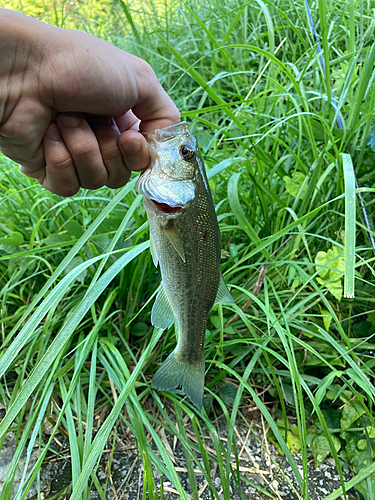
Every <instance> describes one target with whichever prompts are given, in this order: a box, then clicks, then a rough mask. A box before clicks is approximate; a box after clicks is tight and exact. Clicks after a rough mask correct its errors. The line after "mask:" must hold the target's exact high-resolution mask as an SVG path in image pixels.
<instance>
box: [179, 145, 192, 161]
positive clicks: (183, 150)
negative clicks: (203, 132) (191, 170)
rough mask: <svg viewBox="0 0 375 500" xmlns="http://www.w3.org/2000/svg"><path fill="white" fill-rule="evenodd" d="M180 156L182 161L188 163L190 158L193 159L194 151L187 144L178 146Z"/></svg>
mask: <svg viewBox="0 0 375 500" xmlns="http://www.w3.org/2000/svg"><path fill="white" fill-rule="evenodd" d="M179 153H180V156H181V158H182V159H183V160H185V161H189V160H191V159H192V158H194V155H195V151H194V149H193V148H192V147H191V146H189V145H188V144H184V145H183V146H180V150H179Z"/></svg>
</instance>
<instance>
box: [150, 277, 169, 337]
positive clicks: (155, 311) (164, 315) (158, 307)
mask: <svg viewBox="0 0 375 500" xmlns="http://www.w3.org/2000/svg"><path fill="white" fill-rule="evenodd" d="M151 323H152V324H153V325H154V326H156V327H157V328H163V330H166V329H167V328H169V327H170V326H172V325H173V323H174V312H173V311H172V308H171V305H170V303H169V300H168V297H167V294H166V292H165V289H164V286H163V283H162V284H161V286H160V290H159V292H158V294H157V296H156V299H155V302H154V305H153V307H152V311H151Z"/></svg>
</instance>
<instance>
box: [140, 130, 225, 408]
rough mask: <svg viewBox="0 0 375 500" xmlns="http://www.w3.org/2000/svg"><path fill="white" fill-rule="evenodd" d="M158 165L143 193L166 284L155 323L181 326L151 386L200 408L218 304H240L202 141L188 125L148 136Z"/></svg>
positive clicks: (143, 180)
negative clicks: (224, 260) (225, 260)
mask: <svg viewBox="0 0 375 500" xmlns="http://www.w3.org/2000/svg"><path fill="white" fill-rule="evenodd" d="M144 135H145V137H146V140H147V142H148V147H149V151H150V156H151V165H150V167H149V168H147V169H146V170H144V171H143V173H142V174H141V175H140V177H139V178H138V180H137V183H136V189H137V191H138V193H139V194H142V195H143V204H144V207H145V210H146V213H147V217H148V221H149V227H150V249H151V254H152V258H153V261H154V264H155V265H156V266H157V265H158V263H160V270H161V276H162V283H161V285H160V289H159V292H158V294H157V296H156V299H155V302H154V305H153V308H152V311H151V323H152V324H153V325H154V326H156V327H158V328H162V329H167V328H169V327H171V326H172V325H173V324H174V322H175V320H177V325H178V341H177V346H176V348H175V349H174V351H173V352H172V353H171V354H170V355H169V356H168V357H167V359H166V360H165V361H164V363H163V364H162V365H161V367H160V368H159V369H158V370H157V372H156V373H155V375H154V377H153V379H152V382H151V387H152V388H153V389H156V390H161V391H172V390H174V389H177V388H178V387H181V389H182V391H183V393H184V394H186V395H187V396H188V398H189V399H190V400H191V402H192V403H193V404H194V406H196V407H197V408H198V409H201V408H202V405H203V395H204V382H205V357H204V337H205V331H206V324H207V318H208V313H209V312H210V310H211V308H212V306H213V305H214V304H215V303H220V302H234V299H233V297H232V296H231V294H230V293H229V291H228V289H227V287H226V285H225V283H224V279H223V276H222V274H221V270H220V255H221V239H220V230H219V225H218V221H217V217H216V212H215V207H214V204H213V200H212V195H211V191H210V188H209V184H208V180H207V175H206V171H205V167H204V163H203V160H202V156H201V154H200V151H199V146H198V143H197V141H196V138H195V137H194V136H193V134H192V133H191V132H190V130H189V126H188V125H187V123H186V122H181V123H178V124H175V125H171V126H169V127H166V128H164V129H157V130H155V131H154V132H153V133H146V134H144Z"/></svg>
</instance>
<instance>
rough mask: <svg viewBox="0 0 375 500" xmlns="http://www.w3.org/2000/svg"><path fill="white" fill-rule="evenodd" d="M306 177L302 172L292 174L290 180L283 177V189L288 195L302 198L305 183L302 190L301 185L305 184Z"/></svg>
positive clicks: (305, 188)
mask: <svg viewBox="0 0 375 500" xmlns="http://www.w3.org/2000/svg"><path fill="white" fill-rule="evenodd" d="M305 179H306V175H305V174H303V173H302V172H294V173H293V175H292V177H291V178H290V177H289V176H288V175H285V176H284V177H283V181H284V182H285V189H286V190H287V191H288V193H289V194H291V195H292V196H294V197H296V196H297V195H298V194H299V197H300V198H303V197H304V196H305V194H306V191H307V183H305V185H304V186H303V188H302V191H301V187H302V184H303V183H304V182H305Z"/></svg>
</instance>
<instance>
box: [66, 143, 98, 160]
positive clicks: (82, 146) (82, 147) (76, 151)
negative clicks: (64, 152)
mask: <svg viewBox="0 0 375 500" xmlns="http://www.w3.org/2000/svg"><path fill="white" fill-rule="evenodd" d="M69 149H70V152H71V154H72V156H73V157H74V158H78V159H80V160H86V159H87V160H90V159H91V157H92V156H93V155H94V154H95V152H96V150H97V144H96V143H95V142H94V141H90V140H87V141H82V142H78V143H76V144H74V146H70V148H69Z"/></svg>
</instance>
